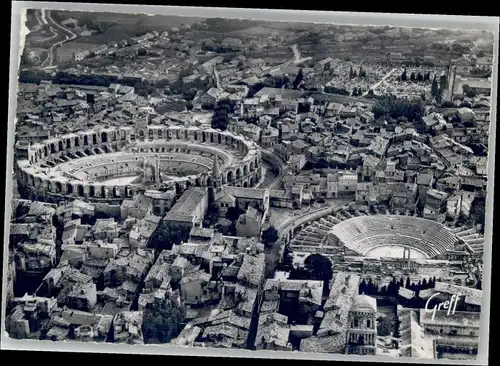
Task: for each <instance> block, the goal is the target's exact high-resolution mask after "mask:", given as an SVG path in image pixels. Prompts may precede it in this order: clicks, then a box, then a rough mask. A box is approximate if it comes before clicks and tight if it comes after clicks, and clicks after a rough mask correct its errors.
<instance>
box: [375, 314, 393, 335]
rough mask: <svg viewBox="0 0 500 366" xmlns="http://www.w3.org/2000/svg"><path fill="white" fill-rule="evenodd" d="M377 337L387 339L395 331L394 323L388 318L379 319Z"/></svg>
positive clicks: (381, 317)
mask: <svg viewBox="0 0 500 366" xmlns="http://www.w3.org/2000/svg"><path fill="white" fill-rule="evenodd" d="M377 323H378V324H377V335H379V336H381V337H386V336H388V335H390V334H391V333H392V332H393V331H394V323H393V322H392V321H391V320H390V319H389V317H388V316H380V317H378V318H377Z"/></svg>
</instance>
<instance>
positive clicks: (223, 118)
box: [211, 105, 229, 131]
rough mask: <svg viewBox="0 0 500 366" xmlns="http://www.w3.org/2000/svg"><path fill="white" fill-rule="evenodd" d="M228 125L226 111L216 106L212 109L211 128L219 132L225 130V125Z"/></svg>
mask: <svg viewBox="0 0 500 366" xmlns="http://www.w3.org/2000/svg"><path fill="white" fill-rule="evenodd" d="M228 124H229V114H228V112H227V109H226V108H224V107H221V106H220V105H216V106H215V108H214V114H213V116H212V123H211V125H212V128H215V129H219V130H221V131H225V130H227V125H228Z"/></svg>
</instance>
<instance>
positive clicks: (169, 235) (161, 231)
mask: <svg viewBox="0 0 500 366" xmlns="http://www.w3.org/2000/svg"><path fill="white" fill-rule="evenodd" d="M188 236H189V231H188V230H187V229H183V228H180V227H172V226H165V225H160V226H159V227H158V228H157V229H156V230H155V232H154V233H153V235H151V238H150V240H149V244H148V246H149V247H150V248H155V249H172V246H173V245H174V244H179V243H180V242H182V241H185V240H186V239H187V238H188Z"/></svg>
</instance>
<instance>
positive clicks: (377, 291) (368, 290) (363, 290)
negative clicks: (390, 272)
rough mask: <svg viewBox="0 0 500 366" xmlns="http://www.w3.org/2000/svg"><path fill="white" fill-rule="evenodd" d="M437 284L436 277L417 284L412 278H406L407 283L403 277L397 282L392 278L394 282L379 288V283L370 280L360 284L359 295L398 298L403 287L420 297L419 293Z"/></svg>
mask: <svg viewBox="0 0 500 366" xmlns="http://www.w3.org/2000/svg"><path fill="white" fill-rule="evenodd" d="M435 284H436V277H433V278H430V279H429V280H427V279H425V278H424V279H423V280H420V281H418V282H417V283H414V282H411V281H410V277H407V278H406V281H405V279H404V278H403V277H401V278H400V279H399V281H397V280H396V278H395V277H393V278H392V281H391V282H389V284H387V285H384V286H381V287H379V285H378V284H377V283H374V282H373V281H372V279H371V278H370V279H369V280H368V281H366V280H364V279H363V281H361V283H360V284H359V293H360V294H365V295H373V296H374V295H382V296H397V295H398V292H399V289H400V288H401V287H403V288H406V289H408V290H411V291H415V293H416V295H417V296H418V292H419V291H421V290H426V289H429V288H434V285H435Z"/></svg>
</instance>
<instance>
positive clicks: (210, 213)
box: [206, 203, 220, 224]
mask: <svg viewBox="0 0 500 366" xmlns="http://www.w3.org/2000/svg"><path fill="white" fill-rule="evenodd" d="M219 215H220V210H219V206H217V205H216V204H215V203H212V204H211V205H210V206H208V210H207V215H206V217H207V220H208V221H209V222H210V224H214V223H216V222H217V220H218V218H219Z"/></svg>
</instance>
